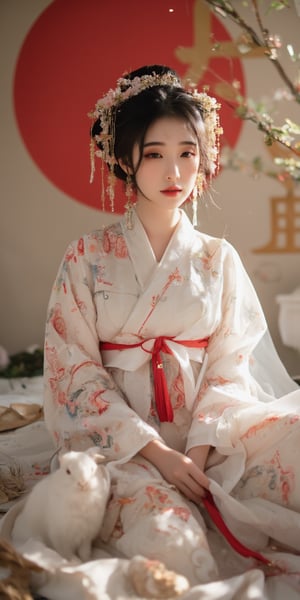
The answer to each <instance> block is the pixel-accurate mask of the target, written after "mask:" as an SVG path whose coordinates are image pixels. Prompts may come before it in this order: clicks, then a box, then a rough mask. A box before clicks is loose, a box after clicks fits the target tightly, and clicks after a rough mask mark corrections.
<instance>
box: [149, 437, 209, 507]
mask: <svg viewBox="0 0 300 600" xmlns="http://www.w3.org/2000/svg"><path fill="white" fill-rule="evenodd" d="M197 448H201V449H202V447H201V446H199V447H197ZM203 448H206V446H203ZM192 450H194V449H192ZM190 452H191V451H190ZM140 454H141V455H142V456H143V457H144V458H146V459H147V460H149V461H150V462H151V463H152V464H153V465H154V466H155V467H156V468H157V469H158V470H159V471H160V473H161V475H162V476H163V477H164V479H166V481H168V482H169V483H171V484H172V485H174V486H176V487H177V489H178V490H179V491H180V492H182V494H184V495H185V496H186V497H187V498H188V499H189V500H192V501H193V502H196V503H199V502H201V499H202V498H203V496H205V490H206V489H208V484H209V481H208V478H207V477H206V475H204V473H203V470H202V468H200V467H199V466H198V464H196V462H195V461H194V460H193V459H192V458H191V457H190V456H185V455H184V454H182V453H181V452H177V450H173V449H172V448H169V447H168V446H165V445H164V444H163V443H162V442H160V441H159V440H153V441H152V442H149V443H148V444H147V445H146V446H145V447H144V448H142V449H141V450H140ZM207 454H208V449H207V450H206V456H207ZM204 462H205V461H204Z"/></svg>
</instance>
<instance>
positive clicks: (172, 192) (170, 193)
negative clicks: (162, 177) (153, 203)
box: [161, 186, 182, 196]
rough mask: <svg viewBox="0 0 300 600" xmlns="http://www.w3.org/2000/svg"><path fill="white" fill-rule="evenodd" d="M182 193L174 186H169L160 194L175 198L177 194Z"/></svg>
mask: <svg viewBox="0 0 300 600" xmlns="http://www.w3.org/2000/svg"><path fill="white" fill-rule="evenodd" d="M181 191H182V189H181V188H179V187H176V186H171V187H168V188H165V189H164V190H161V193H162V194H165V195H166V196H176V194H179V193H180V192H181Z"/></svg>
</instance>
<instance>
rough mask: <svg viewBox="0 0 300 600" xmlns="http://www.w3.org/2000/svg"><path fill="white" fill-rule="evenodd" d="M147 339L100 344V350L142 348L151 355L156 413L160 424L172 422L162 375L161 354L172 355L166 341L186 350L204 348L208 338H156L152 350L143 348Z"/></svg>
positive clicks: (169, 402) (171, 411)
mask: <svg viewBox="0 0 300 600" xmlns="http://www.w3.org/2000/svg"><path fill="white" fill-rule="evenodd" d="M150 339H151V338H149V339H143V340H141V341H140V342H137V343H136V344H116V343H114V342H100V350H127V349H128V348H138V347H140V348H142V349H143V350H144V352H148V353H149V354H151V355H152V357H151V362H152V371H153V382H154V395H155V404H156V408H157V413H158V416H159V419H160V421H161V422H163V421H169V422H172V421H173V408H172V404H171V401H170V397H169V390H168V386H167V380H166V376H165V373H164V368H163V362H162V357H161V352H164V353H165V354H173V353H172V350H171V349H170V348H169V346H168V345H167V343H166V341H167V340H171V341H172V342H176V344H181V345H182V346H185V347H187V348H206V347H207V345H208V340H209V338H204V339H202V340H175V339H174V338H173V337H164V336H161V337H158V338H155V341H154V345H153V348H152V350H147V349H146V348H144V344H145V342H148V341H149V340H150Z"/></svg>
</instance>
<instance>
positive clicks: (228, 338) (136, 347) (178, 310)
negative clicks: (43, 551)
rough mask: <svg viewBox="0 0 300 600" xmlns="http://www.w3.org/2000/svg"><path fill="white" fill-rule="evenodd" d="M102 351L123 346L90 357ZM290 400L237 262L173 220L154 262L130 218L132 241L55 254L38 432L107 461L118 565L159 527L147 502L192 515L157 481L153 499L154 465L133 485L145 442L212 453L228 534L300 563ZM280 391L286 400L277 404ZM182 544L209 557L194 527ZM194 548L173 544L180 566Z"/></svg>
mask: <svg viewBox="0 0 300 600" xmlns="http://www.w3.org/2000/svg"><path fill="white" fill-rule="evenodd" d="M159 336H164V337H165V338H166V344H167V345H168V347H169V348H170V350H171V352H170V353H169V352H165V353H163V352H162V359H163V368H164V373H165V376H166V380H167V385H168V390H169V396H170V400H171V404H172V408H173V414H174V418H173V422H172V423H169V422H168V423H167V422H166V423H160V421H159V418H158V415H157V411H156V407H155V402H154V391H153V380H152V370H151V354H152V349H153V347H154V344H155V339H156V338H157V337H159ZM170 338H174V340H172V339H170ZM202 338H209V343H208V347H207V348H206V349H205V348H200V349H199V348H192V347H187V346H184V345H181V344H178V343H176V340H189V339H190V340H196V339H202ZM143 339H145V340H146V341H145V343H144V344H143V346H141V345H140V344H139V343H140V342H141V341H142V340H143ZM105 341H107V342H113V343H116V344H125V345H131V346H133V347H130V348H128V349H124V350H122V351H118V350H109V351H105V350H103V352H101V353H100V351H99V342H105ZM145 350H146V351H145ZM262 355H263V360H261V356H262ZM254 374H255V377H254ZM273 384H274V385H273ZM295 388H296V386H295V385H294V384H293V382H292V381H290V380H289V377H288V375H287V374H286V372H285V370H284V368H283V366H282V365H281V363H280V361H279V359H278V357H277V355H276V353H275V351H274V349H273V347H272V345H270V343H269V338H268V331H267V326H266V321H265V318H264V315H263V311H262V308H261V306H260V303H259V301H258V299H257V296H256V293H255V290H254V288H253V285H252V284H251V282H250V280H249V277H248V275H247V274H246V272H245V269H244V267H243V265H242V263H241V260H240V258H239V256H238V254H237V252H236V251H235V250H234V249H233V247H232V246H231V245H230V244H229V243H228V242H227V241H226V240H224V239H217V238H213V237H210V236H207V235H205V234H203V233H199V232H197V231H195V230H194V229H193V227H192V225H191V224H190V222H189V220H188V219H187V217H186V216H185V214H184V213H183V212H182V214H181V221H180V223H179V225H178V227H177V229H176V231H175V233H174V234H173V236H172V238H171V240H170V242H169V245H168V247H167V249H166V251H165V254H164V256H163V258H162V260H161V261H160V262H159V263H158V262H157V261H156V259H155V256H154V254H153V251H152V248H151V246H150V243H149V241H148V238H147V236H146V233H145V231H144V229H143V226H142V224H141V222H140V221H139V219H138V217H137V216H136V215H135V217H134V227H133V229H132V230H127V228H126V222H125V219H122V220H121V222H120V223H117V224H114V225H112V226H110V227H107V228H105V229H102V230H99V231H95V232H93V233H91V234H89V235H86V236H84V237H83V238H81V239H80V240H78V241H76V242H73V243H72V244H71V245H70V246H69V248H68V249H67V251H66V254H65V256H64V258H63V261H62V264H61V266H60V269H59V272H58V275H57V278H56V281H55V284H54V287H53V291H52V294H51V298H50V304H49V310H48V317H47V327H46V340H45V419H46V424H47V427H48V428H49V430H50V431H51V433H52V435H53V437H54V439H55V442H56V444H57V445H58V446H65V447H68V448H70V447H72V448H74V449H75V448H76V449H80V448H83V447H88V446H91V445H98V446H100V448H101V451H102V452H103V453H104V454H105V455H106V456H107V458H108V460H110V461H117V464H118V470H117V471H116V476H115V480H114V495H113V498H112V506H117V505H118V506H119V508H120V506H121V508H120V513H118V514H117V516H116V517H115V520H114V519H112V520H113V526H112V530H111V534H110V535H111V539H112V540H115V539H118V542H116V545H117V546H118V547H119V548H120V547H121V549H122V552H124V553H125V554H127V556H130V555H132V553H133V552H134V553H137V552H140V553H143V548H144V536H143V535H141V532H142V531H143V523H144V524H145V523H146V522H147V523H148V525H147V528H148V529H149V532H150V531H153V528H154V529H155V527H158V528H161V527H162V522H161V519H160V520H159V525H157V520H156V517H155V515H157V511H153V507H152V504H151V502H152V501H153V494H154V496H155V497H156V494H158V496H160V494H161V495H162V497H164V498H166V506H170V507H171V508H170V510H171V512H172V514H173V515H174V519H175V521H176V519H178V515H177V516H175V513H176V509H175V508H174V507H176V506H177V504H178V503H179V504H178V505H180V506H183V505H184V506H185V508H184V510H188V511H190V507H189V508H188V509H187V508H186V505H187V504H188V503H186V502H184V501H183V499H182V497H181V496H180V495H179V494H178V493H177V492H176V493H175V498H174V491H172V492H171V490H170V486H168V484H167V483H166V482H164V481H163V480H162V479H161V477H160V476H159V473H158V472H157V473H158V474H157V477H158V479H159V486H158V487H157V488H156V487H153V485H154V484H153V467H152V465H149V464H147V465H146V466H145V465H144V469H143V470H144V472H145V473H146V480H145V481H144V483H143V486H142V489H141V490H140V486H139V485H137V482H138V481H142V480H140V479H139V475H138V474H139V473H140V472H141V471H140V469H141V466H140V460H138V459H137V458H136V455H137V454H138V452H139V450H140V449H141V448H142V447H144V446H145V445H146V444H147V443H148V442H149V441H150V440H154V439H163V440H165V442H166V443H167V444H168V445H170V446H171V447H173V448H176V449H177V450H180V451H182V452H185V451H187V450H188V449H190V448H191V447H193V446H196V445H201V444H209V445H211V446H212V451H211V452H210V455H209V459H208V464H207V475H208V476H209V477H210V478H211V480H212V484H211V489H212V491H213V493H214V495H215V499H216V501H217V503H218V505H219V507H220V508H221V510H222V514H223V515H224V516H225V518H226V520H227V523H228V524H229V525H230V527H232V531H233V533H235V535H236V536H237V537H239V538H240V539H241V541H244V542H245V541H246V542H247V543H249V536H251V544H252V545H254V546H256V547H258V548H259V549H262V548H263V547H264V546H265V545H266V544H267V543H268V541H269V537H272V538H275V539H277V540H278V541H280V542H284V543H288V544H289V545H290V546H291V547H292V548H295V549H297V550H300V515H299V510H300V506H299V498H300V483H299V469H297V456H296V454H295V447H297V445H299V439H300V430H299V418H300V402H299V400H300V391H299V390H298V389H297V390H296V389H295ZM282 390H284V393H285V394H287V395H285V396H284V398H280V397H278V396H280V393H282ZM294 390H295V391H294ZM135 461H136V462H135ZM128 465H130V468H129V466H128ZM124 474H126V486H125V488H124V486H123V487H122V486H121V488H122V492H120V485H119V480H121V481H123V477H124ZM123 488H124V489H123ZM158 490H160V491H158ZM162 490H163V491H162ZM149 494H150V496H149ZM120 498H122V499H123V500H122V502H123V504H122V502H121V501H120ZM124 498H126V499H127V500H128V499H130V502H129V501H128V502H127V500H126V502H125V501H124ZM141 498H143V501H142V500H141ZM150 500H151V501H150ZM124 506H126V509H125V508H124ZM132 506H133V507H134V509H132ZM132 510H133V512H132ZM108 512H109V513H110V512H111V506H110V510H109V511H108ZM117 512H118V511H117ZM159 514H160V513H159ZM186 514H187V513H186ZM179 518H181V517H179ZM190 518H191V519H192V517H190ZM147 519H150V521H148V520H147ZM153 519H154V520H153ZM174 519H173V518H171V519H170V522H169V523H168V526H167V531H168V535H169V536H171V531H172V527H174V531H177V530H178V526H177V524H176V525H175V521H174ZM188 520H189V519H188ZM283 522H284V523H285V525H284V526H281V523H283ZM133 523H134V527H133V529H132V530H131V529H130V527H131V524H133ZM145 527H146V525H145ZM130 531H132V532H134V531H135V534H134V535H131V533H128V532H130ZM138 531H139V532H140V533H139V535H137V532H138ZM186 531H190V532H194V533H193V535H196V536H198V538H199V537H201V539H202V540H203V541H202V542H201V543H200V545H199V547H200V546H201V547H202V548H203V549H204V551H205V552H206V553H207V552H208V551H207V547H206V542H205V539H204V537H205V536H203V535H202V533H201V532H202V531H203V524H202V523H198V525H197V526H196V525H195V523H194V522H193V524H190V526H187V530H186ZM120 532H121V534H120ZM125 532H126V536H127V537H128V536H130V535H131V537H130V539H131V541H130V543H129V542H128V543H125V539H127V537H123V536H125ZM288 532H290V533H288ZM119 534H120V537H121V538H123V539H121V541H120V540H119V538H118V536H119ZM174 535H175V536H176V535H177V533H175V534H174ZM162 537H164V536H162ZM171 537H172V536H171ZM192 537H193V536H192V535H190V537H189V534H188V533H187V538H186V540H185V542H184V543H185V544H187V546H186V550H185V551H186V552H187V555H189V556H192V554H193V552H194V550H195V548H194V545H193V544H194V542H193V541H192ZM166 538H167V536H165V539H166ZM132 539H135V543H134V544H133V542H132ZM138 539H139V540H140V541H139V542H138V541H137V540H138ZM148 539H149V548H148V554H149V556H155V555H156V553H157V549H158V545H159V546H161V544H162V541H161V540H160V542H159V543H158V544H157V542H156V541H155V536H153V535H150V533H149V536H148ZM172 539H173V538H172ZM132 544H133V546H134V549H133V546H132ZM166 545H167V544H166ZM165 547H166V546H165ZM130 548H131V549H130ZM170 554H171V553H170ZM168 556H169V554H168ZM207 560H208V562H209V561H211V558H209V555H208V559H207ZM191 563H192V564H193V561H192V559H191ZM211 565H212V566H211V569H212V571H211V572H213V571H214V566H213V561H211ZM168 566H171V567H172V568H173V567H174V565H168ZM195 569H196V567H195ZM196 571H197V569H196ZM196 571H195V570H194V572H196ZM201 577H203V574H202V575H201Z"/></svg>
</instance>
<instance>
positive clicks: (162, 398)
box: [152, 338, 174, 422]
mask: <svg viewBox="0 0 300 600" xmlns="http://www.w3.org/2000/svg"><path fill="white" fill-rule="evenodd" d="M161 350H163V351H164V352H166V353H168V354H171V352H170V350H169V348H168V346H167V345H166V344H165V343H164V341H163V338H157V339H156V340H155V343H154V348H153V350H152V369H153V380H154V393H155V402H156V408H157V413H158V416H159V419H160V421H161V422H163V421H169V422H172V421H173V417H174V415H173V408H172V405H171V402H170V397H169V390H168V386H167V380H166V376H165V373H164V368H163V363H162V357H161V354H160V351H161Z"/></svg>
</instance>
